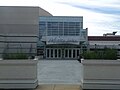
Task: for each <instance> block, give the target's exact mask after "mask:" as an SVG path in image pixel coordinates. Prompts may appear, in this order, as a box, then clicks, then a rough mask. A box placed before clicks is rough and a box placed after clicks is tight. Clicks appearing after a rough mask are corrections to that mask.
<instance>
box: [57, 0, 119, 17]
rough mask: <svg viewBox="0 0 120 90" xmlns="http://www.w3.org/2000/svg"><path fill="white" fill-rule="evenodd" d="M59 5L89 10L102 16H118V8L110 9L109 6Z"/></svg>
mask: <svg viewBox="0 0 120 90" xmlns="http://www.w3.org/2000/svg"><path fill="white" fill-rule="evenodd" d="M59 3H61V4H66V5H70V6H72V7H76V8H80V9H85V10H89V11H92V12H96V13H104V14H113V15H120V9H119V8H120V7H111V6H103V5H101V6H97V5H86V4H83V3H82V4H81V3H79V4H78V3H70V2H68V3H67V2H59Z"/></svg>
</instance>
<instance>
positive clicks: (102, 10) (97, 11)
mask: <svg viewBox="0 0 120 90" xmlns="http://www.w3.org/2000/svg"><path fill="white" fill-rule="evenodd" d="M76 1H77V0H76ZM57 3H59V4H64V5H68V6H71V7H73V8H78V9H82V10H84V11H86V13H85V14H87V15H85V14H84V18H86V19H87V20H86V22H85V24H87V26H88V32H89V35H92V34H91V32H92V33H94V35H95V33H97V35H100V34H101V33H102V32H103V33H106V32H112V31H118V34H120V16H119V15H120V9H119V8H120V5H119V4H120V1H119V0H108V1H107V0H99V1H98V0H84V1H81V0H79V2H68V1H61V2H57ZM93 31H94V32H93ZM99 32H101V33H99ZM103 33H102V34H103Z"/></svg>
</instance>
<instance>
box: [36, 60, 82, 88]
mask: <svg viewBox="0 0 120 90" xmlns="http://www.w3.org/2000/svg"><path fill="white" fill-rule="evenodd" d="M82 69H83V67H82V64H81V63H79V62H78V61H77V60H39V61H38V82H39V86H38V88H37V89H36V90H42V89H43V90H60V89H61V90H80V88H81V87H82V82H83V76H82V75H83V73H82ZM53 88H56V89H53ZM64 88H66V89H64Z"/></svg>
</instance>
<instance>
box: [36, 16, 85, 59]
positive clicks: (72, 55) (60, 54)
mask: <svg viewBox="0 0 120 90" xmlns="http://www.w3.org/2000/svg"><path fill="white" fill-rule="evenodd" d="M86 43H87V28H86V29H83V17H75V16H41V17H39V43H38V54H39V55H43V57H44V58H47V59H77V58H79V55H80V53H81V52H82V50H81V49H82V45H83V44H84V45H85V44H86ZM42 51H44V52H42Z"/></svg>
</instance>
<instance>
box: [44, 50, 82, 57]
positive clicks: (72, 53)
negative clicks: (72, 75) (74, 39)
mask: <svg viewBox="0 0 120 90" xmlns="http://www.w3.org/2000/svg"><path fill="white" fill-rule="evenodd" d="M79 55H80V49H79V48H64V49H63V48H47V49H46V58H48V59H77V58H79Z"/></svg>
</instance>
